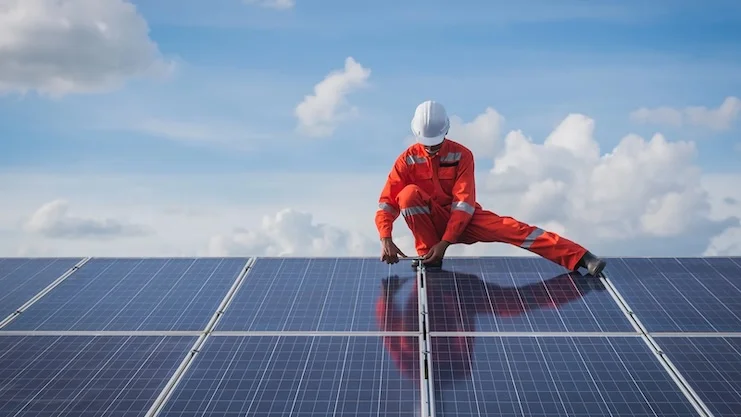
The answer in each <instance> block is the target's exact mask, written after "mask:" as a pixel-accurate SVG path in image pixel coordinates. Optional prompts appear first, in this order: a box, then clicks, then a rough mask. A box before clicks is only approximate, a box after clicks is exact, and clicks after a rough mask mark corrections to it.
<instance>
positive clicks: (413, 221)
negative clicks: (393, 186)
mask: <svg viewBox="0 0 741 417" xmlns="http://www.w3.org/2000/svg"><path fill="white" fill-rule="evenodd" d="M396 201H397V203H398V204H399V208H400V209H401V215H402V216H404V220H405V221H406V223H407V226H409V229H410V230H411V231H412V234H413V235H414V244H415V247H416V249H417V254H419V255H420V256H422V255H424V254H426V253H427V252H428V251H429V250H430V248H431V247H432V246H434V245H435V244H437V243H438V242H439V241H440V239H441V236H442V232H443V231H444V224H445V222H446V221H447V219H445V218H442V219H439V218H441V217H443V216H444V215H445V212H444V211H443V210H442V208H441V207H440V206H439V205H437V204H435V203H434V202H433V201H431V199H430V197H429V196H428V195H427V194H426V193H425V192H424V191H422V190H421V189H420V188H419V187H417V186H416V185H408V186H406V187H404V189H403V190H401V192H399V195H398V197H397V199H396ZM439 223H442V225H443V229H442V230H440V224H439Z"/></svg>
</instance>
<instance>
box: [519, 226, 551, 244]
mask: <svg viewBox="0 0 741 417" xmlns="http://www.w3.org/2000/svg"><path fill="white" fill-rule="evenodd" d="M543 233H545V232H544V231H543V229H541V228H538V227H536V228H535V230H533V231H532V232H530V234H529V235H528V237H526V238H525V241H524V242H522V244H521V245H520V247H521V248H523V249H527V248H529V247H530V245H532V244H533V242H535V239H537V238H538V237H539V236H540V235H542V234H543Z"/></svg>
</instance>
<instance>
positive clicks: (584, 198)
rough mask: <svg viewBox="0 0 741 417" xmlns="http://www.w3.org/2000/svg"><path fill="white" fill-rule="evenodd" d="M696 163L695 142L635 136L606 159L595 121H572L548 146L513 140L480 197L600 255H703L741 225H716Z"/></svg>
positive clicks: (510, 136) (561, 127)
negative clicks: (553, 226) (552, 226)
mask: <svg viewBox="0 0 741 417" xmlns="http://www.w3.org/2000/svg"><path fill="white" fill-rule="evenodd" d="M695 156H696V149H695V146H694V144H693V143H691V142H675V143H671V142H668V141H666V139H665V138H664V137H663V136H662V135H658V134H657V135H655V136H654V137H652V138H651V139H650V140H648V141H647V140H645V139H643V138H641V137H639V136H636V135H628V136H626V137H624V138H623V139H622V140H621V141H620V143H619V144H618V145H617V146H616V147H615V148H614V149H612V151H611V152H609V153H606V154H604V155H601V154H600V150H599V146H598V143H597V141H596V140H595V138H594V122H593V121H592V120H591V119H589V118H587V117H586V116H583V115H570V116H568V117H567V118H566V119H565V120H564V121H563V122H562V123H561V124H560V125H559V126H558V127H557V128H556V129H555V131H554V132H553V133H552V134H551V135H550V136H549V137H548V138H547V139H546V140H545V142H544V143H543V144H536V143H534V142H533V141H532V140H531V139H529V138H527V137H525V136H524V135H523V134H522V132H519V131H514V132H511V133H510V134H508V135H507V137H506V139H505V148H504V150H503V152H502V154H501V155H500V156H498V157H497V158H496V159H495V161H494V168H493V169H492V170H491V173H490V175H489V177H488V178H487V181H486V183H487V191H483V190H482V192H480V195H482V199H485V200H488V201H491V202H492V205H491V206H490V208H491V209H492V210H493V211H495V212H500V214H503V215H513V216H515V217H518V218H520V219H522V220H524V221H527V222H530V223H534V224H546V223H548V222H557V223H558V224H561V225H563V227H564V228H565V234H566V236H567V237H570V238H573V239H574V240H577V241H579V242H582V243H584V244H585V246H588V247H591V248H593V249H595V250H596V251H601V252H604V253H609V254H611V255H646V254H677V253H679V252H681V253H694V254H698V253H701V252H702V251H703V250H704V249H705V248H706V247H707V245H708V242H709V240H710V239H711V238H712V237H714V236H716V235H718V234H719V233H721V232H722V231H723V230H725V229H726V228H728V227H729V226H731V225H733V224H735V223H737V219H733V218H730V219H729V218H724V219H711V204H710V200H709V196H708V192H707V190H706V189H705V188H703V186H702V183H701V179H702V175H701V171H700V169H699V168H698V167H697V166H695V165H694V164H693V162H694V158H695ZM737 215H741V213H737Z"/></svg>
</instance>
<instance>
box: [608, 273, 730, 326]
mask: <svg viewBox="0 0 741 417" xmlns="http://www.w3.org/2000/svg"><path fill="white" fill-rule="evenodd" d="M606 271H607V274H608V276H609V277H610V279H611V281H612V283H613V285H614V286H615V287H616V289H617V290H618V291H619V292H620V293H621V294H622V296H623V297H624V298H625V300H626V301H627V303H628V304H629V305H630V306H631V308H632V309H633V311H634V312H635V313H636V314H637V315H638V316H639V318H640V319H641V321H642V322H643V324H644V326H645V327H646V328H647V330H648V331H650V332H677V331H683V332H688V331H693V332H738V331H741V266H739V263H737V262H736V261H734V260H733V259H730V258H681V259H677V258H620V259H612V260H611V261H610V263H609V264H608V267H607V269H606Z"/></svg>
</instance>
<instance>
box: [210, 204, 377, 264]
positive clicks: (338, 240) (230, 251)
mask: <svg viewBox="0 0 741 417" xmlns="http://www.w3.org/2000/svg"><path fill="white" fill-rule="evenodd" d="M378 247H379V245H378V243H377V241H373V240H371V239H370V238H369V237H367V236H364V235H362V234H360V233H357V232H351V231H348V230H344V229H341V228H338V227H335V226H331V225H328V224H322V223H315V222H314V219H313V217H312V215H311V214H310V213H306V212H302V211H298V210H294V209H284V210H280V211H279V212H278V213H276V214H275V215H274V216H265V217H264V218H263V221H262V224H261V225H260V227H259V228H256V229H252V230H247V229H237V230H234V231H233V233H231V234H227V235H217V236H214V237H213V238H211V241H210V242H209V246H208V251H207V253H206V254H207V255H209V256H232V255H240V256H244V255H247V256H259V255H262V256H326V255H331V256H359V255H367V254H369V253H372V252H373V251H374V250H375V251H376V252H377V251H378Z"/></svg>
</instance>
